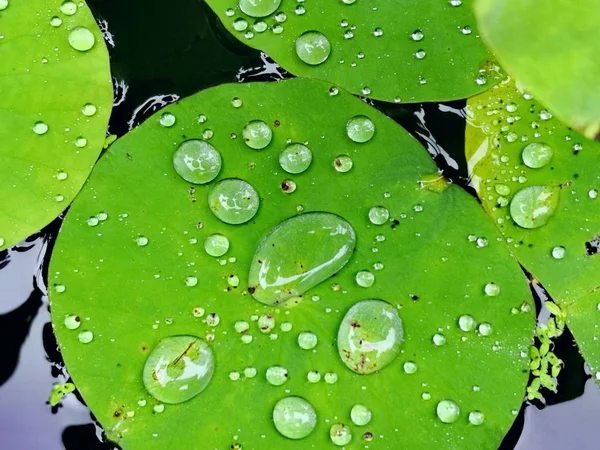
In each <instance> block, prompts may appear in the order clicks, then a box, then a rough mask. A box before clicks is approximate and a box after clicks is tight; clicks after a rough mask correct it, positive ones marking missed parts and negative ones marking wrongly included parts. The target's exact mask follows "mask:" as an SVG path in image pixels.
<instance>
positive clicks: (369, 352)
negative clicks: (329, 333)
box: [337, 300, 403, 374]
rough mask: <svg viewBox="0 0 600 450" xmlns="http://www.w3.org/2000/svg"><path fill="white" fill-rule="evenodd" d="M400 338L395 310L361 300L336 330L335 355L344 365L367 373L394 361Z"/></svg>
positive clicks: (387, 306)
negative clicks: (336, 351)
mask: <svg viewBox="0 0 600 450" xmlns="http://www.w3.org/2000/svg"><path fill="white" fill-rule="evenodd" d="M402 339H403V327H402V320H401V319H400V316H399V315H398V311H397V310H396V309H395V308H394V307H393V306H392V305H390V304H389V303H387V302H384V301H382V300H363V301H361V302H358V303H356V304H354V305H353V306H352V307H351V308H350V309H349V310H348V312H347V313H346V315H345V316H344V318H343V320H342V323H341V325H340V328H339V330H338V338H337V345H338V352H339V355H340V358H341V359H342V361H343V362H344V364H346V366H347V367H348V368H349V369H350V370H352V371H354V372H356V373H358V374H369V373H373V372H377V371H378V370H381V369H383V368H384V367H385V366H387V365H388V364H390V363H391V362H392V361H394V360H395V359H396V358H397V357H398V355H399V353H400V347H401V344H402Z"/></svg>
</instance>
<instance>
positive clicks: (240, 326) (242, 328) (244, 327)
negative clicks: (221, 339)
mask: <svg viewBox="0 0 600 450" xmlns="http://www.w3.org/2000/svg"><path fill="white" fill-rule="evenodd" d="M233 328H234V329H235V331H236V332H238V333H240V334H243V333H245V332H246V331H248V330H249V329H250V324H249V323H248V322H246V321H245V320H238V321H237V322H236V323H234V324H233Z"/></svg>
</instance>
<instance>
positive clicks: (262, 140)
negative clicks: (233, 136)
mask: <svg viewBox="0 0 600 450" xmlns="http://www.w3.org/2000/svg"><path fill="white" fill-rule="evenodd" d="M242 136H243V138H244V142H245V143H246V145H247V146H248V147H250V148H252V149H254V150H262V149H263V148H265V147H266V146H267V145H269V144H270V143H271V140H272V139H273V132H272V131H271V128H269V125H267V124H266V123H265V122H263V121H262V120H253V121H252V122H249V123H248V124H246V126H245V127H244V129H243V130H242Z"/></svg>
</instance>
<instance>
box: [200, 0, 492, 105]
mask: <svg viewBox="0 0 600 450" xmlns="http://www.w3.org/2000/svg"><path fill="white" fill-rule="evenodd" d="M207 3H208V5H209V6H210V7H211V8H212V9H213V10H214V11H215V13H216V14H217V15H218V16H219V18H220V19H221V21H222V22H223V24H224V25H225V28H227V29H228V30H229V31H230V32H231V33H232V34H233V35H234V36H235V37H237V38H238V39H239V40H240V41H242V42H244V43H245V44H247V45H249V46H251V47H253V48H256V49H260V50H263V51H265V52H266V53H267V54H269V56H271V57H272V58H274V59H275V61H277V63H279V64H280V65H281V66H282V67H283V68H285V69H286V70H288V71H289V72H291V73H293V74H294V75H298V76H302V77H311V78H318V79H322V80H326V81H329V82H332V83H335V84H337V85H339V86H341V87H343V88H345V89H347V90H349V91H350V92H352V93H354V94H359V95H363V96H365V97H369V98H374V99H377V100H384V101H388V102H406V103H412V102H421V101H428V100H453V99H458V98H465V97H469V96H471V95H475V94H476V93H479V92H482V91H483V90H485V89H487V88H488V87H489V86H490V85H492V84H494V83H495V82H496V81H499V80H500V77H499V75H498V70H499V69H498V67H497V66H496V65H495V64H491V63H490V61H489V60H490V59H491V56H490V53H489V51H488V49H487V48H486V46H485V45H484V44H483V42H482V41H481V39H480V38H479V35H478V32H477V28H476V23H475V17H474V15H473V11H472V3H473V1H472V0H451V1H448V0H443V1H439V0H419V1H417V0H410V1H403V2H378V3H377V4H375V3H372V2H366V1H350V0H348V1H341V0H333V1H322V2H315V3H314V4H313V3H304V2H292V1H291V0H284V1H266V0H265V1H245V0H239V1H238V0H207ZM267 3H268V6H269V7H268V8H267V7H266V4H267ZM248 4H257V5H259V7H258V8H248V7H247V6H248Z"/></svg>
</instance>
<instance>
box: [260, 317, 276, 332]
mask: <svg viewBox="0 0 600 450" xmlns="http://www.w3.org/2000/svg"><path fill="white" fill-rule="evenodd" d="M257 325H258V329H259V330H260V332H261V333H263V334H267V333H270V332H271V331H273V329H274V328H275V318H274V317H273V315H272V314H261V316H260V317H259V318H258V322H257Z"/></svg>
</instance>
